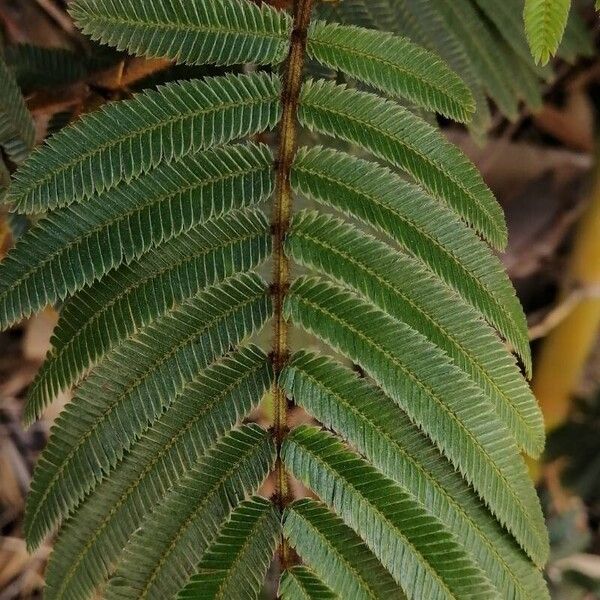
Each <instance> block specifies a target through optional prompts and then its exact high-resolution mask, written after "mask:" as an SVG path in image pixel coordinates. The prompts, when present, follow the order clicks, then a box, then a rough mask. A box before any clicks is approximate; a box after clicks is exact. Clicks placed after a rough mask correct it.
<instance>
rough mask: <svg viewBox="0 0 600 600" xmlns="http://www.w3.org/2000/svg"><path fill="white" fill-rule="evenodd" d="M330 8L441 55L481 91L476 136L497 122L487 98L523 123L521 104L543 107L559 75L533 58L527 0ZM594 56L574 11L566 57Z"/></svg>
mask: <svg viewBox="0 0 600 600" xmlns="http://www.w3.org/2000/svg"><path fill="white" fill-rule="evenodd" d="M535 3H536V4H538V5H539V4H549V3H548V2H547V1H544V2H540V1H539V0H536V2H535ZM567 3H568V0H567ZM323 6H324V8H323V9H322V10H323V14H324V15H329V16H334V17H335V18H336V19H337V20H341V21H344V22H346V23H352V24H355V25H361V26H363V27H368V28H370V29H376V30H379V31H392V32H394V33H398V34H401V35H404V36H407V37H408V38H410V39H411V40H412V41H413V42H416V43H418V44H420V45H422V46H424V47H426V48H428V49H430V50H432V51H434V52H436V53H437V54H439V55H440V56H441V57H442V58H443V59H444V60H445V61H446V62H447V63H448V64H449V65H450V66H451V67H452V68H453V69H454V70H455V71H456V72H457V73H458V74H459V75H461V77H462V78H463V80H464V81H465V83H466V84H467V86H468V87H469V88H470V90H471V92H472V93H473V96H474V99H475V105H476V114H475V118H474V119H473V121H472V122H471V123H470V127H471V129H472V131H473V132H474V133H475V134H476V135H481V134H482V133H484V132H485V130H486V129H487V127H488V126H489V125H490V111H489V108H488V105H487V100H486V98H485V95H486V94H487V95H488V96H489V97H490V99H491V100H493V101H494V103H495V104H496V105H497V107H498V108H499V109H500V111H501V112H502V113H503V114H504V115H505V116H507V117H508V118H510V119H516V118H517V116H518V114H519V113H518V107H519V103H520V102H525V104H526V105H527V106H528V107H529V108H530V109H531V110H535V109H537V108H539V107H540V106H541V101H542V97H541V87H540V79H542V80H545V79H548V78H549V77H551V76H552V73H551V71H550V70H549V69H548V68H540V67H537V66H536V65H535V64H534V62H533V60H532V56H531V53H530V49H529V47H528V44H527V40H526V37H525V28H524V26H523V19H522V17H521V15H522V13H523V0H504V1H503V2H496V1H495V0H438V1H436V2H431V1H430V0H344V2H340V3H337V4H335V5H333V6H335V8H329V5H328V4H326V3H325V4H323ZM559 40H560V38H559ZM591 52H592V45H591V39H590V35H589V33H588V32H587V31H586V29H585V27H584V26H583V25H582V22H581V19H580V18H579V17H578V15H577V14H575V11H572V12H571V14H570V18H569V20H568V21H567V23H566V30H565V36H564V40H563V43H562V44H561V46H560V47H559V48H558V53H559V55H560V56H561V57H562V58H564V59H566V60H570V61H573V60H574V59H575V58H576V57H577V56H578V55H581V54H591Z"/></svg>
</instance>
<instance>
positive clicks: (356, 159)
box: [0, 0, 583, 600]
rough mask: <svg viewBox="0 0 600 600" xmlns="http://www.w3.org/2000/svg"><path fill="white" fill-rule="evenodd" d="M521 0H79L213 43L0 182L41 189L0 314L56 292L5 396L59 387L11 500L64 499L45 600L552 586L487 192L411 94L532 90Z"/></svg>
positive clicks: (513, 591)
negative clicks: (294, 411) (24, 487)
mask: <svg viewBox="0 0 600 600" xmlns="http://www.w3.org/2000/svg"><path fill="white" fill-rule="evenodd" d="M519 1H520V0H507V3H506V4H507V5H510V6H509V8H507V7H506V6H505V5H504V3H503V5H502V6H499V7H498V9H497V11H496V12H497V14H496V13H494V14H491V12H490V11H493V6H492V4H490V2H489V1H488V0H457V1H456V2H455V3H454V2H450V0H441V1H440V2H438V3H431V2H425V1H424V0H373V1H372V2H365V0H346V1H345V2H344V3H341V4H340V5H339V6H337V7H336V8H335V10H333V11H329V13H327V12H326V11H323V10H321V11H320V12H321V15H326V14H330V15H331V14H333V15H338V16H339V17H340V18H341V20H342V21H344V22H345V23H343V22H342V23H340V22H333V21H331V20H323V19H317V18H316V17H314V16H313V11H312V8H313V6H312V2H311V0H294V3H293V4H294V14H293V15H290V14H288V13H287V12H286V11H283V10H279V9H276V8H273V7H272V6H269V5H268V4H267V3H256V2H251V1H250V0H206V1H204V2H186V1H184V0H118V1H117V0H73V2H71V4H70V11H71V13H72V14H73V16H74V17H75V20H76V22H77V23H78V24H79V25H80V26H81V27H82V28H83V30H84V31H85V32H87V33H88V34H89V35H90V36H91V37H92V38H93V39H94V40H98V41H100V42H102V43H105V44H109V45H111V46H113V47H116V48H118V49H120V50H127V51H129V52H132V53H134V54H138V55H142V56H150V57H158V58H167V59H170V60H172V61H175V62H179V63H186V64H189V65H205V64H207V65H216V66H218V69H219V70H218V71H217V73H218V74H217V75H214V76H207V77H204V78H202V79H193V80H189V81H179V82H177V83H169V84H167V85H165V86H162V87H159V88H158V89H156V90H154V91H145V92H143V93H140V94H138V95H136V96H134V97H133V98H132V99H128V100H124V101H118V102H114V103H111V104H109V105H108V106H106V107H104V108H102V109H100V110H99V111H97V112H92V113H89V114H87V115H85V116H83V117H81V118H80V119H78V120H77V121H76V122H74V123H73V124H71V125H70V126H68V127H65V128H64V129H62V130H61V131H60V132H59V133H57V134H56V135H55V136H53V137H51V138H50V140H49V141H48V142H47V143H45V144H43V145H42V146H41V147H40V148H39V149H38V150H36V151H34V152H33V153H32V155H31V156H30V157H29V159H28V160H27V161H26V162H25V163H24V164H23V166H22V167H20V168H19V169H18V171H17V173H16V175H15V178H14V184H13V185H12V186H11V189H10V192H9V194H8V199H9V201H10V202H11V203H12V205H13V206H14V207H15V210H16V211H17V213H19V214H21V215H23V214H35V215H36V218H35V224H34V225H32V226H31V227H30V228H29V229H28V231H27V232H25V233H24V234H23V235H22V236H21V237H20V239H19V240H18V242H17V244H16V245H15V248H14V249H13V250H11V251H10V253H9V254H8V256H7V257H6V258H5V259H4V260H3V261H2V263H1V264H0V327H3V328H6V327H10V326H11V325H13V324H14V323H16V322H18V321H19V320H20V319H22V318H24V317H27V316H29V315H31V314H33V313H35V312H36V311H39V310H41V309H42V308H44V307H45V306H46V305H48V304H50V305H54V306H56V307H57V308H58V309H59V312H60V318H59V321H58V325H57V327H56V330H55V332H54V335H53V337H52V349H51V351H50V352H49V354H48V358H47V361H46V363H45V365H44V366H43V367H42V369H41V370H40V372H39V374H38V376H37V378H36V380H35V382H34V384H33V385H32V387H31V390H30V395H29V399H28V404H27V408H26V411H25V420H26V422H27V423H30V422H31V421H32V420H33V419H35V418H36V417H38V416H39V415H40V414H41V413H42V412H43V411H44V409H45V408H46V407H47V406H48V405H49V404H50V402H52V400H53V399H54V398H55V396H56V395H57V394H58V393H59V392H61V391H63V390H66V389H68V388H74V393H73V399H72V401H71V402H69V403H68V404H67V405H66V407H65V408H64V410H63V411H62V413H61V414H60V415H59V417H58V418H57V419H56V421H55V425H54V426H53V428H52V431H51V435H50V440H49V442H48V446H47V448H46V449H45V450H44V452H43V454H42V456H41V458H40V460H39V462H38V465H37V467H36V469H35V472H34V476H33V480H32V484H31V492H30V495H29V499H28V502H27V509H26V517H25V523H24V529H25V533H26V537H27V542H28V545H29V547H30V548H35V547H36V546H38V545H39V544H40V543H41V542H42V540H43V539H44V538H45V537H46V536H47V535H48V534H50V533H51V532H54V531H55V530H58V535H57V541H56V544H55V547H54V551H53V553H52V556H51V558H50V561H49V564H48V567H47V573H46V579H47V589H46V597H47V598H48V600H59V599H61V600H91V599H92V598H93V597H95V596H98V595H99V596H101V597H102V598H106V600H127V599H131V600H134V599H136V600H141V599H145V600H152V599H156V600H176V599H177V598H179V599H180V600H191V599H192V598H199V599H206V598H215V599H216V598H221V599H226V598H230V599H235V600H239V599H244V598H247V599H248V600H256V599H257V598H259V596H260V594H261V592H262V591H263V590H264V589H266V588H265V586H264V583H265V579H266V578H267V572H268V571H269V569H271V571H272V572H273V574H274V576H275V577H276V578H277V577H279V595H280V597H281V598H283V600H306V599H309V600H310V599H312V598H314V599H318V600H324V599H327V598H332V599H333V598H340V599H342V598H344V599H345V598H352V599H357V600H367V599H368V600H377V599H387V598H389V599H390V600H391V599H392V598H394V599H399V598H405V597H406V598H410V599H413V600H416V599H417V598H427V599H428V600H430V599H431V600H463V599H466V598H469V599H471V600H476V599H481V600H484V599H485V600H489V599H492V598H498V599H500V598H507V599H510V600H540V599H547V598H548V593H547V590H546V586H545V583H544V580H543V577H542V575H541V573H540V570H539V567H541V566H542V565H543V563H544V561H545V560H546V557H547V553H548V539H547V534H546V531H545V529H544V523H543V516H542V512H541V508H540V505H539V502H538V499H537V497H536V494H535V490H534V488H533V486H532V484H531V482H530V481H529V479H528V478H527V473H526V469H525V465H524V461H523V459H522V458H521V456H520V451H525V452H527V453H528V454H530V455H533V456H535V455H537V454H539V453H540V452H541V450H542V449H543V444H544V432H543V425H542V420H541V414H540V411H539V408H538V406H537V405H536V403H535V400H534V398H533V396H532V394H531V392H530V390H529V389H528V387H527V384H526V381H525V378H524V377H523V376H522V374H521V373H520V371H519V368H518V365H517V361H516V359H515V357H513V356H512V355H511V353H510V351H509V350H508V349H507V348H506V347H505V345H504V344H503V341H504V340H506V341H507V342H509V343H510V344H511V345H512V347H514V348H515V352H516V353H517V354H518V356H519V358H520V359H521V360H522V362H523V365H524V367H525V371H526V374H527V375H530V374H531V356H530V351H529V346H528V339H527V328H526V321H525V316H524V314H523V311H522V309H521V307H520V305H519V302H518V300H517V298H516V295H515V292H514V289H513V288H512V285H511V283H510V281H509V279H508V277H507V276H506V274H505V273H504V271H503V269H502V265H501V262H500V260H499V259H498V258H497V257H496V256H495V254H494V249H501V248H503V247H504V246H505V244H506V237H507V229H506V224H505V221H504V218H503V215H502V211H501V208H500V206H499V205H498V204H497V202H496V200H495V199H494V197H493V194H492V192H491V191H490V190H489V189H488V187H487V186H486V185H485V183H484V181H483V179H482V177H481V175H480V174H479V173H478V172H477V170H476V169H475V167H474V166H473V164H471V162H470V161H469V160H468V159H467V158H466V157H465V156H464V155H463V154H462V153H461V152H460V151H459V150H458V149H457V148H456V147H455V146H453V145H452V144H451V143H450V142H449V141H448V140H447V139H445V138H444V136H443V135H442V134H441V132H440V131H439V130H438V128H437V127H436V121H435V115H432V114H431V113H438V114H440V115H443V116H445V117H448V118H452V119H455V120H457V121H460V122H468V121H469V119H470V118H471V117H472V115H473V111H474V110H475V116H474V118H475V120H474V121H472V122H471V125H470V126H471V127H472V130H473V131H474V132H481V130H482V128H483V127H484V126H485V123H486V122H487V121H488V120H489V116H490V113H489V111H488V110H487V100H486V98H485V94H484V91H487V92H488V93H490V95H491V96H492V97H493V98H495V99H496V101H497V103H498V104H499V106H500V108H501V110H503V111H504V112H506V113H508V114H509V115H510V116H514V115H515V114H516V107H517V105H518V103H519V102H520V101H521V99H525V100H526V102H527V103H528V104H529V105H530V106H531V105H533V104H534V103H535V102H536V99H537V98H539V90H538V89H537V86H538V84H539V79H540V78H544V77H547V76H548V75H549V74H550V70H549V69H547V68H538V67H535V65H534V63H533V61H532V60H531V58H530V56H529V51H528V48H527V42H526V40H525V37H524V35H523V33H522V32H521V33H520V38H519V39H518V40H515V41H512V40H510V39H508V38H509V36H508V34H507V33H506V32H505V31H503V30H502V27H501V25H502V23H505V22H506V24H507V27H509V28H513V29H514V27H516V22H518V20H519V15H516V16H515V15H514V14H510V13H511V11H512V12H514V4H515V2H517V3H518V2H519ZM515 19H516V21H515ZM382 24H384V25H385V26H386V27H387V28H389V29H390V30H391V33H382V32H380V31H374V30H376V29H379V28H381V26H382ZM571 27H574V26H571ZM570 31H571V33H570V34H569V35H571V38H569V44H568V45H569V48H568V49H567V50H565V52H569V53H570V54H571V55H573V54H575V53H577V52H578V51H580V50H578V48H579V49H580V48H582V47H583V46H581V44H580V43H579V42H577V39H576V38H577V36H576V30H575V28H574V29H572V30H570ZM398 33H400V34H402V35H406V36H407V37H402V36H401V35H398ZM38 58H39V57H38ZM46 58H48V57H46ZM56 58H58V55H56ZM309 61H310V68H312V67H314V71H315V72H321V71H322V72H327V73H328V74H329V75H332V79H333V78H335V80H336V82H335V83H334V82H333V81H326V80H325V79H324V78H323V77H320V78H318V79H315V80H311V79H308V80H307V79H306V78H305V73H306V71H307V63H308V62H309ZM496 61H500V64H499V65H498V69H497V70H495V71H494V67H495V65H496ZM280 64H281V65H282V66H281V67H277V68H278V69H279V68H280V69H281V73H275V72H270V71H269V70H267V69H273V71H274V67H275V66H277V65H280ZM233 65H235V69H227V68H226V67H229V66H233ZM512 65H515V66H514V71H513V66H512ZM178 68H180V69H181V68H185V69H191V68H192V67H178ZM490 70H491V71H494V72H491V73H490ZM454 71H457V72H458V74H455V72H454ZM179 72H180V73H181V74H183V76H189V73H187V72H186V71H179ZM211 72H212V71H211ZM57 73H58V74H59V76H61V74H62V75H64V76H65V77H68V76H69V73H70V71H69V69H66V68H65V69H62V68H60V66H59V68H57ZM509 73H511V74H513V77H512V80H513V81H511V82H510V83H509V84H508V85H506V84H505V80H506V78H507V77H508V74H509ZM401 103H406V105H407V106H408V108H404V107H403V106H402V105H401ZM409 109H410V110H409ZM411 111H412V112H411ZM418 115H422V116H418ZM10 122H11V126H12V125H14V124H15V123H16V122H17V121H15V119H14V116H11V117H10ZM275 127H278V136H277V138H276V139H274V137H273V136H272V135H270V132H271V130H273V129H274V128H275ZM302 128H303V129H304V130H307V131H308V133H309V134H310V135H304V132H302V131H301V129H302ZM259 136H260V137H259ZM331 138H333V139H334V140H335V141H336V142H337V145H338V146H339V148H338V149H335V150H334V149H332V148H326V147H322V146H319V145H316V144H319V143H325V142H326V141H327V140H330V139H331ZM315 141H316V144H314V143H313V142H315ZM305 142H306V143H307V144H308V146H304V147H303V146H302V145H301V144H303V143H305ZM2 143H3V140H2V139H0V144H2ZM270 146H273V148H271V147H270ZM5 149H6V148H5ZM352 151H355V153H357V154H359V156H353V155H352V154H351V152H352ZM376 160H377V161H380V162H381V163H387V165H388V166H385V165H382V164H378V162H376ZM11 168H12V165H11ZM400 171H401V172H402V174H401V173H400ZM297 197H301V198H302V199H304V200H307V201H308V202H309V203H311V204H312V205H313V207H315V206H316V207H318V208H319V212H317V211H315V210H302V211H299V212H297V211H296V210H295V207H294V203H295V200H296V198H297ZM267 212H268V213H270V214H271V215H272V216H271V219H270V220H269V218H268V217H267ZM40 213H42V214H40ZM332 213H334V214H332ZM374 234H375V235H374ZM266 261H270V263H271V264H269V265H268V266H269V267H271V269H270V272H271V276H270V277H269V278H268V280H265V279H263V277H262V274H263V273H267V272H269V271H268V270H267V268H266V267H267V265H265V264H264V263H265V262H266ZM259 273H260V274H259ZM269 321H271V322H272V325H273V327H272V336H271V337H272V339H271V340H270V344H269V348H267V347H263V346H266V344H265V342H267V341H268V340H267V336H265V335H263V332H262V330H263V327H264V325H265V324H267V322H269ZM292 328H294V330H297V331H294V335H292ZM296 332H297V333H299V334H300V335H298V336H297V337H296V335H295V333H296ZM307 339H313V340H314V339H316V340H317V341H318V342H319V348H320V352H319V353H311V352H307V351H306V349H304V348H297V346H298V345H299V343H298V342H299V341H306V340H307ZM298 350H299V351H298ZM334 357H335V358H334ZM349 363H352V364H353V365H354V366H355V368H356V370H357V371H360V376H359V374H358V373H357V372H353V371H352V370H351V369H350V368H349ZM263 398H265V399H266V406H268V407H269V410H266V411H263V413H262V414H267V413H268V415H269V418H272V422H271V423H270V424H269V427H268V429H267V428H265V429H263V428H262V427H259V426H258V425H256V424H247V421H249V420H250V421H252V420H256V416H255V415H256V414H258V413H257V412H255V411H256V409H257V408H258V406H259V403H260V402H261V400H262V399H263ZM289 403H295V404H296V405H297V406H299V407H302V408H303V409H304V410H305V411H306V412H307V413H308V414H309V415H310V417H311V418H313V419H315V420H316V422H317V423H318V424H316V425H314V426H310V427H309V426H299V427H295V428H294V427H293V425H294V423H293V422H291V421H290V422H288V420H287V414H288V405H289ZM261 423H262V419H261ZM290 429H291V430H290ZM326 430H328V431H326ZM267 478H268V482H267V481H266V480H267ZM293 478H296V480H299V482H298V481H295V483H294V479H293ZM265 482H266V483H265ZM300 483H301V484H303V485H304V486H305V488H306V489H307V490H308V491H309V492H310V494H312V495H313V498H312V499H306V498H305V499H297V498H294V495H297V494H298V490H302V489H305V488H303V487H302V486H301V485H300ZM272 489H274V491H273V492H271V490H272ZM263 495H264V496H267V495H270V496H271V497H269V498H266V497H262V496H263ZM315 498H318V499H315ZM294 500H295V501H294ZM277 547H279V548H278V549H277ZM275 553H277V554H278V558H277V559H274V554H275ZM299 563H302V564H299ZM269 579H270V576H269ZM272 592H273V594H274V593H275V591H274V590H272Z"/></svg>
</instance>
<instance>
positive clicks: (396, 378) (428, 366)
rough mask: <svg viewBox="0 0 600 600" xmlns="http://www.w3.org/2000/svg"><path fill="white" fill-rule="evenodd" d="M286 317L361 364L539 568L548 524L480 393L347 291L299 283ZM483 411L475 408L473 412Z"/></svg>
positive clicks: (423, 343) (430, 348)
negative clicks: (420, 429) (449, 462)
mask: <svg viewBox="0 0 600 600" xmlns="http://www.w3.org/2000/svg"><path fill="white" fill-rule="evenodd" d="M285 314H286V316H287V317H288V318H289V319H290V320H291V321H292V322H293V323H295V324H297V325H298V326H301V327H303V328H304V329H306V330H308V331H309V332H311V333H312V334H314V335H316V336H317V337H319V338H320V339H322V340H324V341H325V342H327V343H328V344H329V345H331V346H332V348H334V349H335V350H336V351H338V352H340V353H342V354H343V355H345V356H346V357H347V358H349V359H350V360H352V361H353V362H355V363H357V364H359V365H360V366H361V367H362V368H363V369H364V370H365V371H366V372H367V373H368V374H369V375H370V376H371V377H373V379H374V380H375V381H376V382H377V384H378V385H379V386H380V387H381V388H382V389H383V390H384V391H385V392H386V393H387V394H389V395H390V396H391V397H392V398H393V400H394V401H395V402H397V403H398V405H399V406H400V407H401V408H402V409H403V410H404V411H405V412H406V413H407V414H408V415H409V417H410V418H411V420H413V421H414V422H415V423H417V424H418V425H419V426H420V427H421V428H422V429H423V430H424V431H425V432H427V434H428V435H429V437H431V438H432V439H433V440H434V442H435V443H436V445H438V447H439V448H440V449H441V450H442V452H443V453H444V454H445V455H446V456H447V457H448V458H449V459H450V460H451V462H452V463H453V464H454V466H455V467H456V468H457V469H459V470H460V472H461V473H462V474H463V476H464V477H465V479H466V480H467V481H469V483H471V485H473V487H474V488H475V490H476V491H477V493H478V494H479V495H480V496H481V497H482V498H483V500H484V501H485V502H486V504H487V505H488V506H489V507H490V510H491V511H492V513H493V514H494V515H495V516H496V517H497V518H498V520H499V521H500V522H501V523H503V524H504V525H505V526H506V527H507V528H508V530H509V531H510V532H511V533H512V534H513V535H514V536H515V538H516V539H517V541H518V542H519V544H520V545H521V547H522V548H523V549H524V550H525V551H526V552H527V553H528V554H529V556H530V557H531V558H532V560H533V561H534V562H535V563H536V564H540V565H541V564H543V563H544V562H545V561H546V559H547V555H548V544H547V541H546V540H544V536H543V532H544V530H545V528H544V520H543V516H542V512H541V509H540V506H539V502H538V499H537V496H536V494H535V490H534V488H533V485H532V484H531V482H530V481H529V479H528V477H527V472H526V469H525V465H524V463H523V461H522V459H520V458H519V457H518V452H517V449H516V446H514V444H512V443H511V442H510V441H509V439H510V438H509V434H508V431H507V430H506V428H505V427H504V426H503V425H502V423H501V422H500V421H499V419H498V418H497V417H496V415H495V414H494V412H493V410H492V409H491V407H489V406H486V405H485V403H483V402H481V393H480V392H479V391H478V390H477V388H476V387H475V386H474V385H473V384H472V383H471V382H470V381H469V379H468V378H467V377H465V376H464V374H462V373H461V372H460V371H458V369H456V367H454V366H453V365H452V364H451V363H450V362H449V361H448V360H447V358H446V357H445V355H444V354H443V353H441V351H439V350H438V349H437V348H436V347H435V346H434V345H433V344H431V343H430V342H428V341H427V340H426V339H425V338H424V337H423V336H421V335H420V334H418V333H416V332H414V331H412V330H411V329H410V328H409V327H408V326H406V325H405V324H404V323H400V322H399V321H396V320H394V319H392V318H391V317H389V316H388V315H387V314H386V313H385V312H384V311H382V310H380V309H378V308H376V307H374V306H373V305H372V304H369V303H368V302H365V301H363V300H361V299H360V298H358V297H357V296H355V295H353V294H351V293H349V292H346V291H345V290H343V288H341V287H339V286H337V285H334V284H330V283H327V282H324V281H321V280H319V279H316V278H298V279H297V280H296V281H295V282H294V284H293V285H292V288H291V290H290V293H289V295H288V296H287V298H286V305H285ZM475 407H477V408H475Z"/></svg>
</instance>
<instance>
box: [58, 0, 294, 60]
mask: <svg viewBox="0 0 600 600" xmlns="http://www.w3.org/2000/svg"><path fill="white" fill-rule="evenodd" d="M70 13H71V15H72V16H73V18H74V19H75V21H76V22H77V23H78V25H79V26H80V27H81V29H82V30H83V32H84V33H86V34H87V35H89V36H90V37H91V38H92V39H93V40H98V41H100V42H102V43H104V44H109V45H111V46H114V47H115V48H117V49H118V50H127V51H128V52H131V53H132V54H138V55H144V56H150V57H159V58H170V59H173V60H175V61H176V62H179V63H187V64H195V65H198V64H214V65H237V64H240V63H247V62H254V63H258V64H265V65H266V64H277V63H279V62H281V61H282V60H283V59H284V58H285V56H286V54H287V51H288V46H289V35H290V32H291V24H292V22H291V19H290V17H289V15H288V14H287V13H285V12H283V11H277V10H274V9H273V8H271V7H270V6H268V5H262V6H260V7H259V6H257V5H256V4H253V3H252V2H249V1H248V0H203V2H202V3H200V4H197V3H191V2H186V1H185V0H161V3H160V4H159V5H154V4H153V3H151V2H150V3H148V2H145V0H120V1H119V4H118V5H115V3H114V2H113V1H112V0H75V1H74V2H73V3H72V5H71V7H70Z"/></svg>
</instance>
